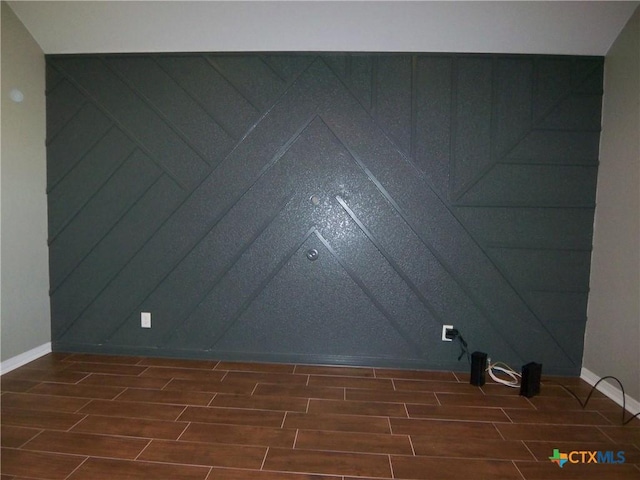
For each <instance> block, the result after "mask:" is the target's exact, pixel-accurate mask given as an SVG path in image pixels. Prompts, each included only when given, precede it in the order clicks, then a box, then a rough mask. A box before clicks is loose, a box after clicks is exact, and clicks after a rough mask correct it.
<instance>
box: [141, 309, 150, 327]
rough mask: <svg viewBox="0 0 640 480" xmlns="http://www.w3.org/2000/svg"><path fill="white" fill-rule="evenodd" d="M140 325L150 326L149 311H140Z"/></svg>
mask: <svg viewBox="0 0 640 480" xmlns="http://www.w3.org/2000/svg"><path fill="white" fill-rule="evenodd" d="M140 326H141V327H142V328H151V313H150V312H141V313H140Z"/></svg>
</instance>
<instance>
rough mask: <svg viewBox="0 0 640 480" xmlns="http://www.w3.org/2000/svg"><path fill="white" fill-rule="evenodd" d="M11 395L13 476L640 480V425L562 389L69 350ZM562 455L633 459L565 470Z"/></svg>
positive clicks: (40, 364) (12, 378) (34, 369)
mask: <svg viewBox="0 0 640 480" xmlns="http://www.w3.org/2000/svg"><path fill="white" fill-rule="evenodd" d="M545 380H547V379H545ZM548 380H550V379H548ZM555 380H556V381H560V382H564V383H565V384H567V385H569V386H570V388H572V389H573V390H574V391H575V392H576V393H577V394H579V395H580V396H582V398H584V397H585V396H586V395H587V393H588V391H589V387H588V385H586V384H585V383H584V382H582V381H581V380H579V379H576V378H561V379H557V378H556V379H555ZM1 385H2V390H1V391H2V395H1V397H0V400H1V402H2V411H1V413H2V417H1V427H2V459H1V476H0V477H1V480H10V479H13V480H20V479H22V480H24V479H56V480H64V479H69V480H102V479H108V480H118V479H129V480H137V479H145V480H147V479H154V480H162V479H167V480H191V479H193V480H248V479H251V480H254V479H255V480H303V479H308V480H309V479H313V480H355V479H360V480H373V479H392V478H396V479H405V480H410V479H438V480H440V479H443V480H446V479H474V480H481V479H495V480H500V479H505V480H507V479H514V480H523V479H524V480H554V479H607V480H608V479H640V467H639V465H640V449H639V447H640V421H638V420H634V421H633V422H631V423H630V424H629V425H627V426H624V427H621V426H619V425H618V424H619V421H620V408H619V407H618V406H617V405H616V404H614V403H613V402H612V401H610V400H609V399H607V398H606V397H604V396H602V395H601V394H599V393H596V394H595V395H594V397H593V398H592V400H591V402H590V404H589V405H588V407H587V409H585V410H583V409H582V408H581V407H580V405H579V404H578V402H577V401H576V400H575V399H574V398H572V397H571V396H570V395H569V394H568V393H567V392H566V391H565V390H564V389H563V388H562V387H560V386H559V385H556V384H554V383H549V382H548V381H545V382H544V383H543V386H542V392H541V394H540V395H539V396H536V397H534V398H531V399H527V398H524V397H521V396H519V395H518V391H517V390H515V389H510V388H508V387H504V386H501V385H497V384H487V385H485V386H484V387H482V388H477V387H473V386H471V385H469V384H468V375H467V374H459V373H453V372H430V371H404V370H390V369H379V368H354V367H322V366H307V365H282V364H258V363H233V362H216V361H193V360H169V359H153V358H140V357H118V356H98V355H86V354H60V353H54V354H49V355H47V356H45V357H42V358H40V359H38V360H36V361H34V362H32V363H30V364H28V365H26V366H24V367H21V368H19V369H17V370H14V371H12V372H9V373H8V374H6V375H4V376H2V381H1ZM554 448H557V449H559V450H560V451H561V452H569V451H573V450H600V451H615V452H617V451H620V450H623V451H624V452H625V458H626V463H624V464H619V465H611V464H598V465H596V464H568V465H566V466H565V467H564V468H562V469H560V468H559V467H558V466H557V465H555V464H554V463H552V462H551V461H549V458H548V457H549V456H550V455H552V452H553V449H554Z"/></svg>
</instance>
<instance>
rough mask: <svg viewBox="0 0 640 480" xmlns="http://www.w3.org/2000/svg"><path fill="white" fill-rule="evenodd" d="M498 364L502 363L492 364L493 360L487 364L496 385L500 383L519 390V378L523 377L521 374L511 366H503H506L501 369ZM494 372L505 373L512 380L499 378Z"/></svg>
mask: <svg viewBox="0 0 640 480" xmlns="http://www.w3.org/2000/svg"><path fill="white" fill-rule="evenodd" d="M498 363H500V362H496V363H491V359H489V360H488V362H487V372H488V373H489V376H490V377H491V378H492V379H493V381H494V382H496V383H500V384H502V385H505V386H507V387H511V388H518V387H519V386H520V385H519V384H520V381H519V380H518V377H520V376H521V375H520V374H519V373H517V372H515V371H514V370H513V369H512V368H511V367H509V365H505V364H502V365H504V367H500V366H498ZM505 367H506V368H505ZM494 370H495V371H496V372H501V373H504V374H505V375H507V376H508V377H510V378H511V380H504V379H502V378H498V377H497V376H496V375H495V374H494V373H493V372H494Z"/></svg>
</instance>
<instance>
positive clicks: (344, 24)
mask: <svg viewBox="0 0 640 480" xmlns="http://www.w3.org/2000/svg"><path fill="white" fill-rule="evenodd" d="M637 3H638V2H609V1H605V2H600V1H587V2H585V1H578V2H560V1H553V2H539V1H534V2H532V1H517V2H513V1H508V2H505V1H498V2H495V1H481V2H478V1H472V2H464V1H455V2H453V1H439V2H438V1H402V0H397V1H284V2H283V1H258V2H256V1H239V0H235V1H223V2H219V1H206V2H202V1H199V2H193V1H163V2H156V1H126V2H114V1H111V2H86V1H85V2H55V1H54V2H51V1H45V2H31V1H29V2H25V1H16V2H9V4H10V5H11V8H13V9H14V11H15V12H16V14H17V15H18V17H19V18H20V19H21V20H22V22H23V23H24V24H25V25H26V26H27V27H28V28H29V31H30V32H31V33H32V34H33V36H34V37H35V39H36V40H37V41H38V43H39V44H40V46H41V47H42V49H43V50H44V52H45V53H47V54H49V53H100V52H202V51H204V52H215V51H222V52H224V51H233V52H235V51H340V52H342V51H365V52H481V53H549V54H561V55H562V54H564V55H568V54H574V55H604V54H605V53H606V52H607V50H608V49H609V47H610V46H611V44H612V43H613V41H614V39H615V38H616V36H617V35H618V33H619V32H620V30H621V29H622V26H623V25H624V24H625V23H626V21H627V20H628V18H629V16H630V15H631V13H632V12H633V10H634V9H635V7H636V6H637Z"/></svg>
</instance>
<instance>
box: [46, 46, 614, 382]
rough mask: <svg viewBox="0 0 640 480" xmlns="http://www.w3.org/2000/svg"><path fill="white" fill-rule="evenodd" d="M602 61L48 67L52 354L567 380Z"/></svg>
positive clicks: (579, 310)
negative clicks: (560, 376) (491, 371)
mask: <svg viewBox="0 0 640 480" xmlns="http://www.w3.org/2000/svg"><path fill="white" fill-rule="evenodd" d="M602 67H603V61H602V59H601V58H591V57H589V58H586V57H547V56H501V55H457V54H451V55H442V54H438V55H435V54H434V55H428V54H421V55H403V54H397V55H389V54H387V55H375V54H368V55H361V54H339V55H338V54H326V55H315V54H260V55H258V54H239V55H235V54H233V55H232V54H185V55H176V54H167V55H164V54H162V55H161V54H148V55H106V56H105V55H103V56H101V55H89V56H64V55H56V56H48V57H47V132H48V140H47V149H48V150H47V151H48V158H47V168H48V199H49V242H50V247H49V251H50V265H51V268H50V271H51V306H52V337H53V345H54V348H55V349H56V350H67V351H86V352H93V353H127V354H140V355H154V356H181V357H192V358H217V359H219V358H223V359H246V360H269V361H288V362H291V361H295V362H298V363H300V362H302V363H337V364H367V365H390V366H400V367H421V368H446V369H454V368H459V369H462V370H466V368H467V367H466V365H465V364H464V363H463V361H460V362H458V360H457V357H458V353H459V352H458V350H457V347H456V346H455V345H452V344H450V343H444V342H441V341H440V329H441V325H442V324H443V323H447V324H454V325H455V326H456V327H457V328H459V329H460V331H461V332H462V333H463V335H464V336H465V338H466V339H467V341H468V342H469V345H470V348H471V349H473V350H482V351H487V352H489V354H490V355H491V357H492V358H494V359H499V360H503V361H506V362H509V363H511V364H513V365H514V366H516V367H519V366H520V365H521V364H523V363H527V362H529V361H537V362H542V363H543V365H544V368H545V371H547V372H549V373H564V374H576V373H578V372H579V370H580V366H581V359H582V342H583V335H584V325H585V320H586V300H587V293H588V280H589V262H590V250H591V236H592V225H593V212H594V202H595V186H596V177H597V166H598V145H599V129H600V106H601V97H602ZM141 311H149V312H151V313H152V318H153V321H152V323H153V328H151V329H141V328H140V312H141Z"/></svg>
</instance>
